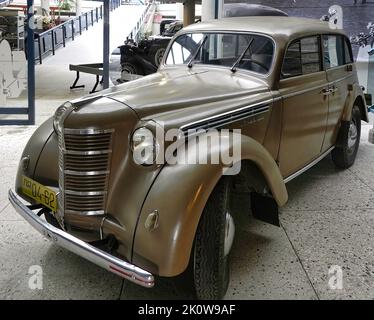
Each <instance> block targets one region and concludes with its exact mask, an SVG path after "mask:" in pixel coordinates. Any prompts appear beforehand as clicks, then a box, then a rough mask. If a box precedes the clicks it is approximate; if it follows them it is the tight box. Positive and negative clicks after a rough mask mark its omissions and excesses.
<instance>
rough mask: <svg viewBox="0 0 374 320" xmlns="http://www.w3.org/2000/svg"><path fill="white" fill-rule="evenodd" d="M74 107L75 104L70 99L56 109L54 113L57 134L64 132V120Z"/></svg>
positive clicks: (54, 127) (54, 126)
mask: <svg viewBox="0 0 374 320" xmlns="http://www.w3.org/2000/svg"><path fill="white" fill-rule="evenodd" d="M72 109H74V106H73V104H72V103H71V102H69V101H67V102H65V103H63V104H62V105H61V106H59V107H58V108H57V109H56V111H55V113H54V115H53V129H54V131H55V132H56V133H57V134H59V133H62V129H63V122H64V120H65V118H66V117H67V115H68V114H69V113H70V112H69V111H71V110H72Z"/></svg>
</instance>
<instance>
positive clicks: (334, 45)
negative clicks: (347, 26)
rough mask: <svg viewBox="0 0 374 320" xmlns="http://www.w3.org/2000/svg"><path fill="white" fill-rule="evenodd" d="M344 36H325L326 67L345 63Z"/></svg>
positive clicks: (324, 56) (324, 54)
mask: <svg viewBox="0 0 374 320" xmlns="http://www.w3.org/2000/svg"><path fill="white" fill-rule="evenodd" d="M343 48H344V46H343V37H342V36H338V35H325V36H323V59H324V62H325V66H326V69H331V68H335V67H339V66H342V65H344V51H343V50H344V49H343Z"/></svg>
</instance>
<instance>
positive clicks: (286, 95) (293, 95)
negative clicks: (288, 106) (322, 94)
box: [282, 82, 328, 99]
mask: <svg viewBox="0 0 374 320" xmlns="http://www.w3.org/2000/svg"><path fill="white" fill-rule="evenodd" d="M327 87H328V83H327V82H326V83H325V84H323V85H322V84H321V85H319V86H315V87H312V88H308V89H304V90H300V91H297V92H292V93H288V94H285V95H283V96H282V97H283V98H284V99H287V98H291V97H295V96H298V95H300V94H304V93H307V92H309V91H313V90H318V89H322V88H327Z"/></svg>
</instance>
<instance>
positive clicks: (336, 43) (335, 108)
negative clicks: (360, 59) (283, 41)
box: [322, 34, 355, 151]
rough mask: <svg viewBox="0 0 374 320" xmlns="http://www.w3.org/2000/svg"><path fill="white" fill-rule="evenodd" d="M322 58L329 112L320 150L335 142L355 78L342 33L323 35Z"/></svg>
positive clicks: (348, 47) (351, 60) (346, 42)
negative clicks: (349, 87)
mask: <svg viewBox="0 0 374 320" xmlns="http://www.w3.org/2000/svg"><path fill="white" fill-rule="evenodd" d="M323 60H324V66H325V69H326V74H327V81H328V82H329V97H328V100H329V114H328V120H327V127H326V136H325V141H324V143H323V147H322V151H325V150H327V149H329V148H330V147H331V146H332V145H334V144H335V141H336V138H337V135H338V130H339V125H338V124H339V122H340V119H341V116H342V114H343V109H344V104H345V101H346V99H347V96H348V85H350V84H353V83H354V80H355V77H354V75H355V70H354V69H355V66H354V65H353V59H352V51H351V47H350V43H349V40H348V39H347V38H346V37H344V36H342V35H333V34H331V35H324V36H323Z"/></svg>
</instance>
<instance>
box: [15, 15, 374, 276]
mask: <svg viewBox="0 0 374 320" xmlns="http://www.w3.org/2000/svg"><path fill="white" fill-rule="evenodd" d="M210 31H220V32H231V33H246V32H249V33H256V34H261V35H265V36H267V37H270V38H271V39H272V40H273V41H274V44H275V51H274V60H273V63H272V67H271V70H270V71H269V73H267V74H265V75H261V74H256V73H254V72H250V71H247V70H242V69H238V70H237V71H236V72H232V71H231V70H230V68H227V67H220V66H208V65H199V64H195V65H194V66H193V67H192V68H188V67H187V66H186V65H175V66H170V65H166V64H165V61H164V63H162V65H161V66H160V68H159V70H158V72H157V73H155V74H153V75H149V76H146V77H144V78H141V79H138V80H135V81H132V82H129V83H126V84H123V85H119V86H117V87H113V88H110V89H108V90H105V91H102V92H101V93H99V94H97V95H96V96H94V97H91V96H89V97H88V98H87V100H85V99H82V100H80V101H72V103H73V105H76V106H77V107H76V109H75V110H74V111H72V112H71V113H70V114H69V116H68V117H67V118H66V119H65V122H64V127H65V128H69V129H99V130H105V129H111V130H113V129H114V132H113V140H112V154H111V159H110V176H109V183H108V192H107V195H106V201H105V217H106V219H104V220H103V215H79V214H65V215H64V221H65V223H66V224H67V226H68V227H67V231H68V232H69V233H71V234H73V235H75V236H77V237H78V238H80V239H82V240H84V241H94V240H98V239H100V237H102V236H104V237H106V236H108V235H114V236H115V238H116V239H117V241H118V243H119V247H118V250H117V253H118V254H119V255H120V256H122V257H123V258H124V259H125V260H127V261H129V262H131V263H132V264H134V265H136V266H139V267H141V268H142V269H144V270H147V271H149V272H151V273H153V274H157V275H160V276H168V277H171V276H176V275H178V274H180V273H182V272H183V271H184V270H185V269H186V267H187V265H188V262H189V260H190V255H191V250H192V247H193V242H194V237H195V232H196V229H197V226H198V223H199V220H200V216H201V214H202V212H203V209H204V206H205V204H206V202H207V200H208V198H209V196H210V194H211V192H212V190H213V189H214V187H215V185H216V184H217V182H218V181H219V179H220V178H221V176H222V167H221V166H220V165H209V164H196V165H184V164H180V165H178V164H177V165H168V164H165V165H151V166H142V165H138V164H136V163H134V161H133V158H132V156H131V151H130V149H131V148H130V147H131V136H132V133H133V132H134V130H135V129H136V128H139V127H141V126H143V125H144V124H145V123H146V124H147V125H149V124H151V127H152V124H153V126H154V127H155V126H157V125H159V124H163V125H164V127H165V130H167V129H168V128H181V127H185V126H188V124H191V123H195V122H199V121H203V120H204V119H207V118H210V117H214V116H216V115H221V114H227V113H230V112H233V111H235V110H238V109H239V108H243V107H245V106H252V105H254V106H256V105H268V106H269V108H268V111H267V112H266V113H263V114H261V115H259V116H252V117H248V118H245V119H241V120H239V121H237V122H234V123H230V124H228V125H227V126H224V127H226V128H236V129H241V133H242V139H241V143H242V145H241V149H242V151H241V154H242V160H243V161H248V162H250V163H252V164H254V165H255V166H254V167H255V168H256V169H257V170H258V173H259V174H260V176H261V177H262V178H263V179H264V181H265V182H266V188H265V189H266V190H267V192H268V194H269V195H271V196H272V197H273V198H274V200H275V201H276V203H277V205H278V206H283V205H284V204H285V203H286V202H287V199H288V194H287V189H286V182H287V181H288V180H290V179H291V178H292V177H293V176H296V175H297V174H298V173H299V172H302V171H303V170H304V169H305V168H307V167H308V166H309V165H310V164H311V163H314V162H315V160H316V159H317V160H318V159H319V158H321V156H323V155H325V154H326V152H329V151H330V150H331V148H333V147H334V145H335V144H336V142H337V137H338V132H339V128H340V126H341V123H342V121H349V120H350V117H351V110H352V108H353V106H354V105H355V104H356V105H358V106H359V107H360V111H361V115H362V120H364V121H368V115H367V110H366V106H365V102H364V101H365V100H364V96H363V93H362V89H361V88H360V86H359V84H358V80H357V76H356V72H355V64H354V63H350V64H349V67H347V65H343V66H340V67H337V68H333V69H329V70H322V71H320V72H316V73H311V74H307V75H300V76H297V77H292V78H287V79H282V78H281V68H282V64H283V60H284V55H285V52H286V50H287V48H288V46H289V45H290V43H292V42H293V41H294V40H296V39H299V38H303V37H307V36H315V35H318V36H321V35H325V34H338V35H340V34H341V35H344V33H343V32H342V31H339V30H331V29H329V27H328V25H327V24H326V23H324V22H319V21H315V20H309V19H301V18H290V17H250V18H226V19H222V20H218V21H211V22H206V23H199V24H194V25H192V26H188V27H186V28H184V29H183V30H181V31H180V32H179V33H178V34H177V35H176V36H175V37H178V36H179V35H181V34H183V33H191V32H210ZM169 46H170V45H169ZM164 59H165V58H164ZM332 84H334V85H335V86H336V87H338V89H339V90H337V91H336V92H334V93H333V94H331V95H325V94H324V91H323V90H324V89H326V88H329V86H331V85H332ZM58 154H59V150H58V137H57V134H56V133H55V131H54V129H53V119H52V118H51V119H49V120H48V121H46V122H45V123H44V124H42V125H41V126H40V127H39V128H38V129H37V130H36V131H35V133H34V134H33V136H32V138H31V139H30V141H29V142H28V144H27V145H26V147H25V149H24V151H23V155H22V157H29V163H28V166H27V168H25V167H24V166H23V164H22V163H21V164H20V167H19V171H18V174H17V178H16V192H17V193H18V194H19V195H20V196H21V197H23V198H24V199H25V200H27V201H28V202H30V203H34V201H33V200H32V199H30V198H28V197H27V196H25V195H24V194H23V193H22V191H21V177H22V175H26V176H28V177H30V178H32V179H34V180H36V181H38V182H39V183H41V184H43V185H46V186H50V187H52V188H58V187H59V181H58V180H59V168H58ZM155 210H157V212H158V213H159V221H158V227H157V228H155V229H154V230H149V229H147V228H146V227H145V224H146V219H147V217H148V215H149V214H150V213H151V212H154V211H155ZM100 230H101V231H102V233H103V234H101V235H100Z"/></svg>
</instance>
